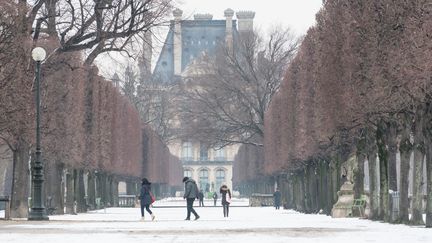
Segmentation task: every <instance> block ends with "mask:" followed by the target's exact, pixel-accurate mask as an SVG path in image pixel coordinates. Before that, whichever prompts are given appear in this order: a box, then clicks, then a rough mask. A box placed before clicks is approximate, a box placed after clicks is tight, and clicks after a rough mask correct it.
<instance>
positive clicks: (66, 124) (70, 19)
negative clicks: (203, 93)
mask: <svg viewBox="0 0 432 243" xmlns="http://www.w3.org/2000/svg"><path fill="white" fill-rule="evenodd" d="M170 2H171V1H169V0H157V1H153V0H150V1H128V0H124V1H123V0H122V1H115V2H110V1H108V2H107V1H62V0H56V1H44V0H41V1H29V2H27V1H25V0H20V1H5V0H0V38H1V41H0V88H1V92H0V139H1V140H2V144H6V146H7V147H8V151H11V153H12V155H13V156H12V157H13V158H12V165H13V166H11V168H12V171H8V173H12V174H13V176H12V182H11V187H12V190H11V191H12V193H11V207H12V208H11V209H12V215H11V216H12V217H16V218H20V217H27V213H28V208H29V205H28V202H29V201H30V203H31V200H28V198H29V197H30V198H31V192H30V191H29V188H30V187H29V183H30V182H31V181H30V175H31V171H30V170H29V168H30V167H29V161H30V163H32V162H33V159H34V156H33V153H34V142H35V141H34V139H35V101H34V94H35V89H34V84H33V81H34V68H35V63H34V61H33V60H32V58H31V50H32V48H33V47H34V46H42V47H44V48H45V50H46V51H47V54H48V55H47V58H46V60H45V61H44V62H43V63H42V65H41V66H42V76H41V97H42V98H41V117H42V124H41V126H42V127H41V128H42V129H41V130H42V149H43V151H42V157H43V158H42V159H43V163H44V167H45V168H44V170H45V183H44V185H45V188H44V194H45V198H46V206H47V208H49V209H50V210H51V211H53V212H55V213H63V208H64V207H65V208H66V212H68V213H74V212H75V213H76V212H81V211H85V210H87V209H89V208H90V209H91V208H96V207H98V206H99V207H100V206H101V205H104V206H107V205H117V204H118V198H116V195H118V183H119V181H125V182H126V184H127V193H132V194H136V193H137V183H139V179H140V178H141V177H142V176H143V175H144V172H143V154H148V153H150V152H149V151H153V150H158V151H162V150H163V151H164V155H163V157H161V158H160V159H165V160H166V161H164V163H166V165H168V164H169V161H171V162H172V163H173V165H172V166H171V168H173V170H174V169H177V170H178V171H177V173H179V174H181V169H179V167H178V166H179V165H178V164H179V162H178V161H176V160H175V159H173V158H170V156H169V154H166V152H167V151H166V150H165V148H166V146H165V145H163V144H162V143H152V144H151V145H150V146H147V147H145V148H143V144H142V134H143V133H142V129H144V131H145V130H146V129H148V128H142V124H141V120H140V117H139V114H138V112H137V110H136V109H135V107H134V106H133V104H131V103H130V102H129V100H128V99H127V98H126V97H124V95H122V94H121V92H120V91H119V90H118V88H117V87H114V86H113V85H112V83H111V82H110V81H107V80H105V79H104V78H102V77H101V76H99V75H98V70H97V68H95V67H94V66H92V63H93V61H94V59H95V58H96V57H97V56H98V55H99V54H100V53H103V52H107V51H125V52H127V45H129V44H133V41H134V40H137V39H139V38H140V37H139V35H140V34H143V33H144V32H147V31H149V29H150V28H151V27H153V26H157V25H160V24H163V23H164V21H165V16H167V13H169V12H170V11H169V10H170V8H171V3H170ZM168 152H169V151H168ZM155 161H156V160H152V161H151V162H150V163H155ZM176 166H177V167H176ZM171 173H172V174H173V175H174V174H175V173H176V172H174V171H172V172H171ZM164 175H165V174H164ZM166 175H168V174H166ZM158 176H159V175H158ZM179 181H180V180H179ZM64 195H65V197H64Z"/></svg>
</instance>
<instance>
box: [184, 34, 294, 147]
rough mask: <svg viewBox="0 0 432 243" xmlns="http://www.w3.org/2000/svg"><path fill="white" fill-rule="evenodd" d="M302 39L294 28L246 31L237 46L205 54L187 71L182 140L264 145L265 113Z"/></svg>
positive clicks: (212, 143)
mask: <svg viewBox="0 0 432 243" xmlns="http://www.w3.org/2000/svg"><path fill="white" fill-rule="evenodd" d="M298 43H299V40H298V39H297V38H295V37H294V36H293V35H292V33H291V32H290V30H289V29H285V30H282V31H281V30H280V29H279V30H274V31H271V32H270V34H269V36H268V40H267V41H264V40H263V38H262V37H261V35H259V34H258V33H252V32H250V33H242V34H241V35H240V37H239V38H238V39H237V40H236V41H235V43H234V45H233V47H234V48H230V46H223V47H222V46H221V47H220V50H218V51H217V52H216V53H219V54H216V55H215V56H208V55H206V54H204V55H203V56H201V58H200V59H198V60H196V61H195V62H194V63H193V64H192V65H191V66H190V67H189V68H188V69H189V70H186V73H187V75H186V76H188V77H187V78H186V80H185V84H184V86H183V87H182V88H181V89H180V91H179V92H180V93H179V94H178V95H177V97H179V99H180V100H181V101H180V103H179V104H180V105H179V116H180V120H181V122H182V123H183V126H182V127H184V128H185V129H183V130H182V131H181V133H182V134H181V135H180V136H187V137H189V138H191V137H192V138H197V139H199V140H200V141H204V142H206V143H207V144H209V145H216V144H217V146H225V145H229V144H234V143H244V144H254V145H260V146H261V145H262V137H263V134H264V130H263V129H264V113H265V111H266V110H267V108H268V106H269V104H270V101H271V98H272V96H273V95H274V94H275V93H276V92H277V90H278V89H279V85H280V83H281V80H282V79H283V76H284V74H285V71H286V67H287V65H288V64H289V63H290V61H291V60H292V58H293V56H294V54H295V52H296V49H297V46H298Z"/></svg>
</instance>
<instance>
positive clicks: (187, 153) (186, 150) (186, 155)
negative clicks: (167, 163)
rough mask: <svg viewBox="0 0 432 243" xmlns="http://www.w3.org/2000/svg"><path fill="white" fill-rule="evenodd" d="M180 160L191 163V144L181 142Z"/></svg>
mask: <svg viewBox="0 0 432 243" xmlns="http://www.w3.org/2000/svg"><path fill="white" fill-rule="evenodd" d="M182 160H184V161H192V160H193V148H192V143H191V142H183V144H182Z"/></svg>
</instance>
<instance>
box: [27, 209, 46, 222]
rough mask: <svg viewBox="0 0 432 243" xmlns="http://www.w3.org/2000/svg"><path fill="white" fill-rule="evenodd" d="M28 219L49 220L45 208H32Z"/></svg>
mask: <svg viewBox="0 0 432 243" xmlns="http://www.w3.org/2000/svg"><path fill="white" fill-rule="evenodd" d="M28 220H31V221H42V220H49V218H48V215H47V214H46V211H45V208H32V209H31V211H30V213H29V216H28Z"/></svg>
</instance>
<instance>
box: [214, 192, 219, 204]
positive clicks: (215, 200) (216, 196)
mask: <svg viewBox="0 0 432 243" xmlns="http://www.w3.org/2000/svg"><path fill="white" fill-rule="evenodd" d="M217 198H218V195H217V193H216V192H214V193H213V203H214V206H215V207H216V202H217Z"/></svg>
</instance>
